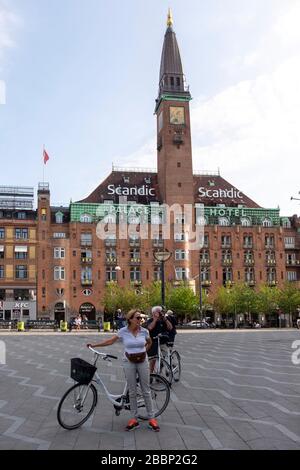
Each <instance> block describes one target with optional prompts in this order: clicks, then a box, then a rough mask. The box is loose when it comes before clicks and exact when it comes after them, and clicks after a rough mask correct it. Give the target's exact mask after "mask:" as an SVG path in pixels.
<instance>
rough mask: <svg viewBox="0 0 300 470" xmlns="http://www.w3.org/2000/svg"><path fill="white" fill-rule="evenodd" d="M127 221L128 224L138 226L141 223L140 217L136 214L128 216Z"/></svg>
mask: <svg viewBox="0 0 300 470" xmlns="http://www.w3.org/2000/svg"><path fill="white" fill-rule="evenodd" d="M127 220H128V223H129V224H139V223H140V222H141V219H140V217H139V216H138V215H136V214H129V215H128V218H127Z"/></svg>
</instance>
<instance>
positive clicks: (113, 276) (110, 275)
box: [106, 268, 117, 282]
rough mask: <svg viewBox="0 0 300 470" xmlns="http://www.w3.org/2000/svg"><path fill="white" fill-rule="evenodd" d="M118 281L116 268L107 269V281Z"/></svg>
mask: <svg viewBox="0 0 300 470" xmlns="http://www.w3.org/2000/svg"><path fill="white" fill-rule="evenodd" d="M116 280H117V271H116V270H115V268H106V281H107V282H110V281H116Z"/></svg>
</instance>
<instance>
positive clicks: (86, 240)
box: [80, 232, 92, 246]
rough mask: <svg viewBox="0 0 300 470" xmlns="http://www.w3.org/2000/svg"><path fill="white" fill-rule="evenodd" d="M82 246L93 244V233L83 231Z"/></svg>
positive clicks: (81, 236)
mask: <svg viewBox="0 0 300 470" xmlns="http://www.w3.org/2000/svg"><path fill="white" fill-rule="evenodd" d="M80 243H81V246H92V234H91V233H84V232H82V233H81V235H80Z"/></svg>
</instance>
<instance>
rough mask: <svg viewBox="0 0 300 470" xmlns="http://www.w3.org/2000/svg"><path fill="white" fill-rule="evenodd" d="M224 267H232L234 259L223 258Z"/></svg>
mask: <svg viewBox="0 0 300 470" xmlns="http://www.w3.org/2000/svg"><path fill="white" fill-rule="evenodd" d="M222 265H223V266H231V265H232V258H223V259H222Z"/></svg>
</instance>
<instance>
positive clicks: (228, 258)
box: [222, 250, 232, 263]
mask: <svg viewBox="0 0 300 470" xmlns="http://www.w3.org/2000/svg"><path fill="white" fill-rule="evenodd" d="M231 262H232V253H231V250H223V251H222V263H231Z"/></svg>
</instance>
